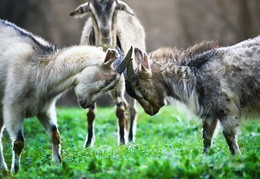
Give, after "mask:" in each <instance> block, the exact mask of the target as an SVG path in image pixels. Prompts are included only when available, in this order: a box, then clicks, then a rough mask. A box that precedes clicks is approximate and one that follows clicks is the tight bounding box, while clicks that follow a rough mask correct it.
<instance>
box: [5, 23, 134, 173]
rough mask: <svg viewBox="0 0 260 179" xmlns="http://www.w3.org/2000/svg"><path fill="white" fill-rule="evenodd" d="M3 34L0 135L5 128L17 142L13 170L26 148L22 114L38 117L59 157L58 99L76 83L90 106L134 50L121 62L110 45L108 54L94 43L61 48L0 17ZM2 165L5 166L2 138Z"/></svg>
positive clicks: (55, 156)
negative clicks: (56, 104) (94, 45)
mask: <svg viewBox="0 0 260 179" xmlns="http://www.w3.org/2000/svg"><path fill="white" fill-rule="evenodd" d="M0 39H1V41H0V52H1V53H0V100H1V106H0V108H1V115H0V132H1V133H0V135H1V136H0V139H1V137H2V133H3V129H4V127H5V128H6V129H7V131H8V132H9V134H10V137H11V140H12V142H13V161H12V169H11V170H12V172H17V171H18V169H19V163H20V156H21V152H22V150H23V147H24V137H23V123H24V119H25V118H28V117H33V116H37V118H38V120H39V121H40V122H41V124H42V125H43V126H44V128H45V129H46V130H47V131H48V133H49V136H50V138H51V141H52V152H53V155H52V159H53V160H54V161H55V162H61V157H60V150H61V145H60V133H59V131H58V128H57V118H56V109H55V103H56V100H57V98H58V97H59V96H61V94H62V93H64V92H65V91H66V90H67V89H69V88H71V87H74V89H75V93H76V96H77V99H78V102H79V104H80V106H81V107H83V108H87V107H89V106H90V105H91V104H92V103H93V102H95V101H96V99H97V98H98V97H100V96H101V95H103V94H104V93H105V92H107V91H109V90H110V89H112V88H114V87H115V85H116V84H117V83H118V81H119V80H120V76H121V73H122V72H123V70H124V69H125V67H126V66H127V63H129V60H130V58H129V56H130V57H131V53H132V52H131V50H130V52H129V54H130V55H128V56H127V59H126V60H124V61H123V62H122V63H120V62H121V57H120V58H119V56H118V53H117V52H116V51H115V50H111V49H108V50H107V53H106V54H105V53H104V52H103V51H102V50H100V49H98V48H96V47H91V46H74V47H68V48H64V49H57V48H56V47H55V46H53V45H51V44H49V43H48V42H46V41H44V40H43V39H41V38H40V37H37V36H35V35H33V34H31V33H29V32H27V31H25V30H24V29H21V28H19V27H17V26H16V25H14V24H12V23H9V22H7V21H3V20H0ZM117 58H118V60H116V59H117ZM115 60H116V61H115ZM114 61H115V62H114ZM119 63H120V64H119ZM113 64H114V65H115V64H116V66H117V67H116V68H115V67H113ZM118 64H119V65H118ZM0 142H2V141H1V140H0ZM0 169H2V170H7V165H6V163H5V160H4V156H3V147H2V143H0Z"/></svg>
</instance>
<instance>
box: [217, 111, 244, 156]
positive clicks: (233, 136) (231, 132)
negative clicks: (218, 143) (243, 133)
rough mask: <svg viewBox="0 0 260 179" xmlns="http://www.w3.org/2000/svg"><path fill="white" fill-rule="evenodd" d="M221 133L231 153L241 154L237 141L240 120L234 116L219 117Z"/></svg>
mask: <svg viewBox="0 0 260 179" xmlns="http://www.w3.org/2000/svg"><path fill="white" fill-rule="evenodd" d="M220 122H221V125H222V127H223V134H224V137H225V139H226V141H227V144H228V146H229V149H230V151H231V153H232V154H241V152H240V149H239V146H238V143H237V130H238V128H239V124H240V120H239V119H238V118H237V117H236V116H226V117H224V118H222V119H220Z"/></svg>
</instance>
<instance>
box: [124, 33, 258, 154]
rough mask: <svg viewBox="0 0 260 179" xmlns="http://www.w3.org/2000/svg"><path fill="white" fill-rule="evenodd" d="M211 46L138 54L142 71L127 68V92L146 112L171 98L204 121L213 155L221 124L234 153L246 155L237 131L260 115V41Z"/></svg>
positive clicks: (137, 51)
mask: <svg viewBox="0 0 260 179" xmlns="http://www.w3.org/2000/svg"><path fill="white" fill-rule="evenodd" d="M215 47H216V46H215V45H214V44H212V43H211V42H204V43H201V44H199V45H195V46H193V47H191V48H189V49H187V50H184V51H180V50H178V49H169V48H162V49H159V50H157V51H155V52H152V53H151V54H150V56H149V58H148V56H147V54H145V53H142V52H141V51H140V50H137V49H136V50H135V55H136V58H137V60H136V61H137V64H139V65H137V68H136V69H132V66H133V65H131V64H130V65H129V67H128V68H127V72H126V76H127V80H126V86H127V92H128V93H129V94H131V95H132V96H133V97H135V98H136V99H137V100H138V101H139V102H140V104H141V105H142V106H143V108H144V110H145V112H146V113H148V114H150V115H154V114H156V113H157V112H158V111H159V109H160V108H161V107H162V106H164V105H165V104H166V97H171V98H173V99H175V100H178V101H180V102H182V103H184V104H186V105H187V106H188V107H189V108H190V109H191V111H193V112H194V113H195V114H197V116H199V117H200V118H201V119H202V121H203V139H204V151H205V152H206V153H207V152H208V150H209V148H210V146H211V140H212V136H213V133H214V130H215V128H216V124H217V121H218V120H219V121H220V123H221V125H222V127H223V133H224V136H225V138H226V141H227V143H228V145H229V147H230V150H231V152H232V153H233V154H236V153H240V150H239V147H238V144H237V138H236V135H237V129H238V126H239V124H240V120H241V119H242V118H244V117H256V116H260V115H259V112H260V79H259V76H260V37H256V38H254V39H249V40H246V41H243V42H241V43H239V44H236V45H233V46H230V47H223V48H215Z"/></svg>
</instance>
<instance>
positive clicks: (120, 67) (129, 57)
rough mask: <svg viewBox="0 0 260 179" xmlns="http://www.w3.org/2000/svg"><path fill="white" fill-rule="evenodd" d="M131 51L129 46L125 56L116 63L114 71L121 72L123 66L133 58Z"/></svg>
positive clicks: (123, 68)
mask: <svg viewBox="0 0 260 179" xmlns="http://www.w3.org/2000/svg"><path fill="white" fill-rule="evenodd" d="M132 52H133V47H132V46H131V48H130V50H129V51H128V53H127V55H126V57H125V58H124V60H123V61H122V62H121V63H120V65H118V67H117V68H116V71H117V72H118V73H120V74H121V73H122V72H123V71H124V70H125V68H126V67H127V66H128V64H129V63H130V62H131V61H132V60H133V59H132V58H131V57H132ZM119 54H120V53H119Z"/></svg>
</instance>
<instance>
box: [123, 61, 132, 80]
mask: <svg viewBox="0 0 260 179" xmlns="http://www.w3.org/2000/svg"><path fill="white" fill-rule="evenodd" d="M124 76H125V79H127V80H128V81H131V80H132V79H134V77H135V71H134V67H133V61H130V63H129V65H128V66H127V68H126V70H125V72H124Z"/></svg>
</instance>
